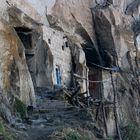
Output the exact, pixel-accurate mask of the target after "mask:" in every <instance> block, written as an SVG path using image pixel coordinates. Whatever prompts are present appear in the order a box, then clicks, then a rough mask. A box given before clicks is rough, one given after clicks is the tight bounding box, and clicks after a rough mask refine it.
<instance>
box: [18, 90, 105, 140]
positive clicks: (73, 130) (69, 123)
mask: <svg viewBox="0 0 140 140" xmlns="http://www.w3.org/2000/svg"><path fill="white" fill-rule="evenodd" d="M40 92H41V91H40ZM50 95H51V94H44V95H42V96H40V95H37V107H36V108H35V109H33V110H32V109H31V110H30V111H29V112H28V115H29V118H28V119H27V120H26V122H24V123H19V125H17V129H18V130H21V131H22V132H24V133H22V134H21V135H20V136H18V137H17V139H18V140H19V139H20V140H61V139H66V140H67V139H68V140H96V139H97V138H96V137H98V138H103V131H102V130H101V129H98V127H97V126H96V125H95V123H94V121H93V118H92V116H91V114H90V113H88V112H87V111H86V110H84V109H82V108H78V107H74V106H72V105H70V104H68V103H67V102H66V101H63V100H62V99H59V100H58V99H54V98H52V97H50Z"/></svg>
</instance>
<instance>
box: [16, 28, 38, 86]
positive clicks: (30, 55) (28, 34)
mask: <svg viewBox="0 0 140 140" xmlns="http://www.w3.org/2000/svg"><path fill="white" fill-rule="evenodd" d="M14 29H15V31H16V32H17V35H18V36H19V39H20V40H21V42H22V44H23V46H24V49H25V56H26V63H27V66H28V69H29V72H30V74H31V78H32V81H33V84H34V86H35V85H36V82H35V81H36V80H35V52H34V47H33V42H34V41H33V37H32V32H33V31H32V29H29V28H27V27H15V28H14Z"/></svg>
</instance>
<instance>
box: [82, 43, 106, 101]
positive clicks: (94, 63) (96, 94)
mask: <svg viewBox="0 0 140 140" xmlns="http://www.w3.org/2000/svg"><path fill="white" fill-rule="evenodd" d="M82 46H83V45H82ZM83 50H84V52H85V56H86V63H87V67H88V69H89V72H88V80H89V94H90V96H91V97H92V98H93V99H94V100H96V99H101V95H102V83H101V82H95V81H102V69H100V68H99V67H98V66H101V65H103V64H104V62H103V61H102V58H101V56H100V55H99V53H98V52H97V50H96V48H95V47H94V46H90V45H84V46H83Z"/></svg>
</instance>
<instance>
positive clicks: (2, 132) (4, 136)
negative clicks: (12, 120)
mask: <svg viewBox="0 0 140 140" xmlns="http://www.w3.org/2000/svg"><path fill="white" fill-rule="evenodd" d="M0 140H13V136H12V135H11V134H9V133H8V131H7V130H6V128H5V126H4V124H3V122H0Z"/></svg>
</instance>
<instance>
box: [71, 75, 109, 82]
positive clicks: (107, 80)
mask: <svg viewBox="0 0 140 140" xmlns="http://www.w3.org/2000/svg"><path fill="white" fill-rule="evenodd" d="M74 76H75V77H76V78H79V79H83V80H86V81H87V82H89V83H105V82H109V81H110V80H111V79H110V78H108V79H106V80H102V81H92V80H88V79H87V78H84V77H81V76H80V75H78V74H74Z"/></svg>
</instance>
